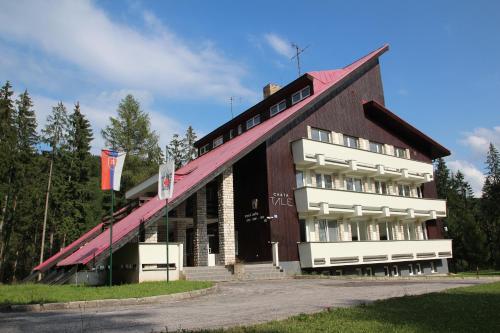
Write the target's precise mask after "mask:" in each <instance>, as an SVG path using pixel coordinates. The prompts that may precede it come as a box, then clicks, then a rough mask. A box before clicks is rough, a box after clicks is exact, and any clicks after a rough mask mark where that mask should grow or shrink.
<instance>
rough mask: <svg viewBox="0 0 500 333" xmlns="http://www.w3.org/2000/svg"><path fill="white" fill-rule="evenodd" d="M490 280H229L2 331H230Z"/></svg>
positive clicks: (8, 317) (28, 317) (12, 323)
mask: <svg viewBox="0 0 500 333" xmlns="http://www.w3.org/2000/svg"><path fill="white" fill-rule="evenodd" d="M486 282H490V281H489V280H486V279H480V280H475V279H464V280H462V279H432V280H418V281H416V280H347V279H346V280H327V279H307V280H304V279H287V280H269V281H247V282H226V283H221V284H220V285H219V288H218V291H217V292H216V293H214V294H211V295H206V296H200V297H196V298H193V299H189V300H182V301H168V302H163V303H158V304H149V305H134V306H126V307H118V308H105V309H86V310H85V309H82V310H65V311H50V312H40V313H0V332H152V331H153V332H159V331H165V330H166V329H168V330H169V331H175V330H177V329H197V328H215V327H228V326H235V325H242V324H253V323H259V322H264V321H269V320H273V319H283V318H286V317H289V316H292V315H296V314H299V313H312V312H318V311H321V310H323V309H325V308H326V307H343V306H352V305H356V304H359V303H363V302H371V301H374V300H377V299H385V298H390V297H397V296H403V295H417V294H424V293H429V292H435V291H441V290H445V289H449V288H456V287H462V286H470V285H475V284H479V283H486Z"/></svg>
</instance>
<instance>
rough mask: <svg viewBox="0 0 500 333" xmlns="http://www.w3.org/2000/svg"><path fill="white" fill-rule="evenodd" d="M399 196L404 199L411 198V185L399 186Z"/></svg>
mask: <svg viewBox="0 0 500 333" xmlns="http://www.w3.org/2000/svg"><path fill="white" fill-rule="evenodd" d="M398 194H399V195H400V196H402V197H409V196H411V193H410V186H409V185H402V184H399V185H398Z"/></svg>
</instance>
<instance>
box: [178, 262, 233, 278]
mask: <svg viewBox="0 0 500 333" xmlns="http://www.w3.org/2000/svg"><path fill="white" fill-rule="evenodd" d="M184 276H185V277H186V280H190V281H231V280H234V278H233V273H231V271H229V270H228V269H227V268H226V267H224V266H210V267H209V266H199V267H184Z"/></svg>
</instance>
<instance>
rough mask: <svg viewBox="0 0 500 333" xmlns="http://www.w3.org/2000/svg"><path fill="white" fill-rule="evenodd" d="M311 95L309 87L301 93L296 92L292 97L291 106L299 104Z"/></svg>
mask: <svg viewBox="0 0 500 333" xmlns="http://www.w3.org/2000/svg"><path fill="white" fill-rule="evenodd" d="M310 94H311V88H310V87H309V86H307V87H305V88H304V89H302V90H301V91H297V92H296V93H295V94H293V95H292V105H293V104H295V103H298V102H300V101H301V100H303V99H304V98H306V97H308V96H309V95H310Z"/></svg>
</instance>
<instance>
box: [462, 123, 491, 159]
mask: <svg viewBox="0 0 500 333" xmlns="http://www.w3.org/2000/svg"><path fill="white" fill-rule="evenodd" d="M460 142H461V143H462V144H464V145H465V146H467V147H469V148H470V149H472V151H473V152H474V153H475V154H476V155H478V156H483V157H484V158H486V157H485V154H486V152H487V151H488V148H489V145H490V142H491V143H493V144H494V145H495V146H496V147H500V126H494V127H493V128H485V127H479V128H475V129H474V130H473V131H472V132H465V133H464V138H463V139H461V140H460Z"/></svg>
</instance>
